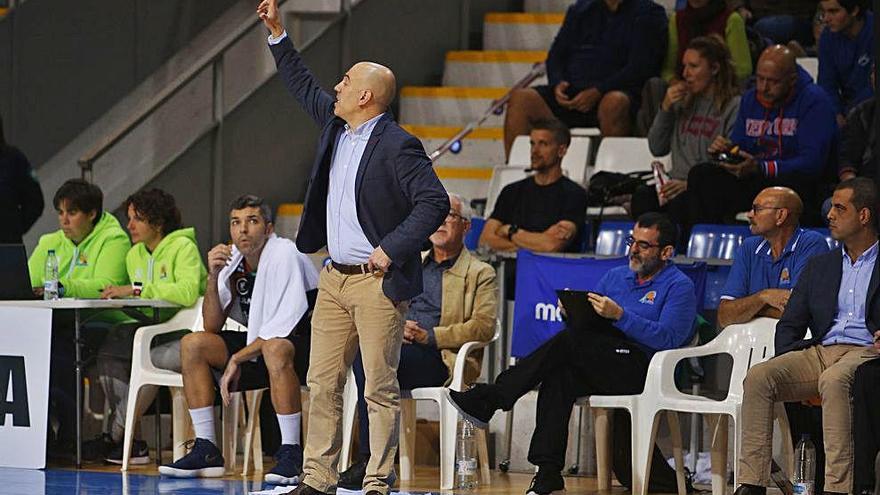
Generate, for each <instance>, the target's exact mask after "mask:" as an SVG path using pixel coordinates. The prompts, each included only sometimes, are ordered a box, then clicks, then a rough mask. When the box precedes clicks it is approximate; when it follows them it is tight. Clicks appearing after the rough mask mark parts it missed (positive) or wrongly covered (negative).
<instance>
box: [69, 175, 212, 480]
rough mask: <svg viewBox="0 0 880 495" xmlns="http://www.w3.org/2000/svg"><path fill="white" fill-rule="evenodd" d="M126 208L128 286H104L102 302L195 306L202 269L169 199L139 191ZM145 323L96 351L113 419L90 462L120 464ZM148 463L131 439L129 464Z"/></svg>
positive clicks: (117, 333) (118, 330) (132, 323)
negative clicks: (137, 341) (137, 338)
mask: <svg viewBox="0 0 880 495" xmlns="http://www.w3.org/2000/svg"><path fill="white" fill-rule="evenodd" d="M125 207H126V209H127V210H128V231H129V232H130V233H131V240H132V242H133V243H134V246H132V248H131V249H130V250H129V251H128V254H127V255H126V257H125V266H126V269H127V270H128V277H129V279H130V280H131V282H132V283H131V285H108V286H107V287H105V288H104V290H103V292H102V293H101V297H103V298H107V299H110V298H125V297H143V298H144V299H162V300H164V301H168V302H171V303H174V304H177V305H180V306H181V307H186V306H192V305H193V304H195V303H196V301H197V300H198V298H199V296H201V295H203V294H204V293H205V284H206V280H207V270H206V269H205V265H204V263H203V262H202V257H201V254H200V252H199V247H198V245H197V244H196V234H195V229H193V228H192V227H187V228H184V227H182V225H181V219H180V210H178V209H177V205H176V204H175V201H174V197H173V196H171V195H170V194H168V193H166V192H165V191H162V190H160V189H150V190H146V191H139V192H137V193H135V194H133V195H131V196H129V197H128V199H127V200H126V201H125ZM150 311H151V310H150ZM176 312H177V310H175V309H165V310H162V311H160V318H159V319H160V320H161V321H166V320H168V319H169V318H171V317H172V316H173V315H174V313H176ZM150 316H152V312H151V313H150ZM148 322H150V320H149V319H147V316H146V315H145V318H144V319H140V318H138V319H129V320H128V321H126V322H123V323H120V324H118V325H116V326H115V327H113V329H111V330H110V332H109V334H108V335H107V338H106V340H105V341H104V344H103V345H102V346H101V348H100V350H99V351H98V361H97V366H98V373H99V375H100V377H101V387H102V388H103V390H104V393H105V394H106V396H107V397H108V398H109V400H110V404H111V407H112V410H113V416H112V419H111V421H110V422H109V428H110V431H109V432H105V434H104V435H102V437H101V438H98V439H97V440H96V441H94V442H93V445H92V447H93V448H89V449H86V451H87V452H88V453H89V454H91V457H93V459H94V458H99V457H106V460H107V461H108V462H111V463H116V464H121V463H122V440H123V433H124V431H125V409H126V404H127V402H128V382H129V376H130V375H131V350H132V344H133V342H134V334H135V332H136V331H137V329H138V327H140V326H142V325H145V324H148ZM182 330H183V329H182ZM155 393H156V389H155V387H144V388H142V389H141V392H140V394H141V397H142V399H143V400H142V404H144V405H145V406H146V405H149V404H150V403H151V402H152V400H151V397H150V396H151V395H155ZM144 396H147V397H144ZM142 412H143V411H139V413H142ZM147 462H149V454H148V451H147V444H146V442H144V441H142V440H139V439H136V440H135V441H134V442H133V444H132V455H131V463H132V464H145V463H147Z"/></svg>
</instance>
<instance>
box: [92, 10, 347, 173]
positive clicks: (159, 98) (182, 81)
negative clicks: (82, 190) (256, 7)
mask: <svg viewBox="0 0 880 495" xmlns="http://www.w3.org/2000/svg"><path fill="white" fill-rule="evenodd" d="M286 1H287V0H279V2H278V5H279V6H281V5H282V4H284V3H285V2H286ZM341 9H342V10H341V12H340V14H339V15H338V17H337V18H336V19H334V21H333V22H332V23H331V25H333V24H335V23H336V22H338V21H339V20H340V19H341V18H344V17H346V16H348V15H350V13H351V9H350V3H349V2H347V1H343V2H341ZM259 23H262V21H261V20H260V19H259V17H257V16H254V20H253V21H251V22H249V23H247V24H245V25H243V26H240V27H239V28H238V30H237V31H235V32H234V35H232V36H231V37H230V38H228V39H227V40H226V41H225V42H223V43H220V44H217V45H216V46H215V47H214V48H212V49H211V50H210V51H209V52H208V53H206V54H205V55H204V56H202V57H201V58H200V59H199V61H198V62H197V63H195V64H193V65H192V66H191V67H190V68H189V69H187V70H186V71H185V72H183V74H181V75H180V76H179V77H178V78H177V79H175V80H174V81H173V82H172V83H171V84H169V85H167V86H166V87H165V88H164V89H163V90H162V91H160V92H159V94H157V95H156V96H154V97H153V98H152V99H151V100H150V102H149V104H147V105H145V106H143V107H141V110H140V111H139V112H138V113H137V114H135V115H134V117H132V118H130V119H129V120H128V121H127V122H125V123H124V124H123V125H122V126H120V127H119V128H117V129H116V130H115V131H113V132H111V133H110V134H107V135H105V136H104V137H103V138H102V139H101V140H100V141H99V142H98V143H97V144H95V145H94V146H93V147H92V148H91V149H89V151H87V152H86V154H85V155H83V156H82V157H80V158H79V159H78V160H77V163H78V164H79V167H80V169H81V172H82V175H83V178H84V179H89V180H91V175H92V166H93V165H94V164H95V162H96V161H97V160H98V159H100V158H101V157H102V156H104V154H106V153H107V152H108V151H109V150H110V149H111V148H112V147H113V146H114V145H116V144H117V143H119V142H120V141H121V140H122V139H124V138H125V137H126V136H128V135H129V134H130V133H131V132H132V131H133V130H134V129H135V128H136V127H137V126H138V125H139V124H141V123H142V122H144V121H145V120H146V119H147V118H148V117H150V116H151V115H152V114H153V113H154V112H155V111H156V110H157V109H158V108H159V107H161V106H162V105H163V104H165V103H166V102H167V101H168V100H170V99H171V98H172V97H174V96H175V95H176V94H177V92H178V91H180V90H181V89H182V88H184V87H185V86H186V85H187V84H189V83H190V82H191V81H192V80H193V79H195V78H196V77H197V76H198V75H199V74H201V72H202V71H203V70H205V69H207V68H208V67H210V66H213V65H216V64H217V63H218V62H219V61H221V60H222V57H223V55H224V54H225V53H226V51H227V50H228V49H229V48H230V47H232V46H233V45H235V44H236V43H237V42H238V41H239V40H241V39H242V38H243V37H244V36H245V35H247V34H248V33H249V32H250V30H251V29H253V28H254V26H256V25H258V24H259ZM309 44H310V43H307V44H306V45H305V46H303V49H305V48H306V47H307V46H308V45H309Z"/></svg>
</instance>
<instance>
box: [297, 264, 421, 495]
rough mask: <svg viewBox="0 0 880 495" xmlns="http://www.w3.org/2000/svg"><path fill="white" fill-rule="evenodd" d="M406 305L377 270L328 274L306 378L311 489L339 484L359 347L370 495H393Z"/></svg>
mask: <svg viewBox="0 0 880 495" xmlns="http://www.w3.org/2000/svg"><path fill="white" fill-rule="evenodd" d="M406 307H407V304H406V303H398V304H395V303H394V302H393V301H391V300H390V299H388V297H386V296H385V294H384V293H383V292H382V275H381V274H379V273H378V272H377V273H376V274H358V275H344V274H342V273H340V272H338V271H337V270H335V269H333V268H331V267H330V266H327V267H325V268H323V269H322V270H321V275H320V279H319V281H318V299H317V301H316V302H315V311H314V313H313V314H312V349H311V354H310V357H311V362H310V364H309V372H308V377H307V379H306V381H307V383H308V386H309V394H310V402H311V405H310V406H309V429H308V436H307V438H306V443H305V452H304V457H305V460H304V464H303V474H304V478H303V482H304V483H305V484H307V485H309V486H310V487H312V488H314V489H316V490H319V491H321V492H330V491H331V489H332V488H334V487H335V486H336V483H337V481H338V472H337V469H338V463H339V452H340V448H341V446H342V428H341V426H342V396H343V394H342V392H343V388H344V387H345V382H346V379H347V376H348V370H349V369H350V368H351V363H352V361H353V360H354V356H355V354H356V351H357V349H358V343H360V351H361V356H362V357H363V363H364V374H365V375H366V387H365V389H364V398H365V399H366V401H367V411H368V414H369V419H370V450H371V456H370V462H369V464H368V465H367V475H366V477H365V478H364V492H366V491H368V490H378V491H379V492H380V493H383V494H386V493H388V492H389V489H390V486H389V485H390V484H391V483H393V481H394V478H393V474H392V473H393V470H394V455H395V453H396V452H397V442H398V434H399V425H400V387H399V385H398V383H397V364H398V361H399V360H400V346H401V344H402V340H403V324H404V317H405V312H406Z"/></svg>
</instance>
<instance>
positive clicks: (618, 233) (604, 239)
mask: <svg viewBox="0 0 880 495" xmlns="http://www.w3.org/2000/svg"><path fill="white" fill-rule="evenodd" d="M634 226H635V222H602V225H600V226H599V236H598V237H597V238H596V254H599V255H603V256H625V255H626V250H627V245H626V238H627V237H629V236H630V235H632V231H633V227H634Z"/></svg>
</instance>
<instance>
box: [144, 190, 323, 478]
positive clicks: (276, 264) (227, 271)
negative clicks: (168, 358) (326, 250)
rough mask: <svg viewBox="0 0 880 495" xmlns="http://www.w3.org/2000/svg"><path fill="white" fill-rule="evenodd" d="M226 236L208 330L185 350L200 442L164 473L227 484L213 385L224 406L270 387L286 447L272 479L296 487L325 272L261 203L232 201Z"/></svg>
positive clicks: (218, 252)
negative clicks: (277, 230)
mask: <svg viewBox="0 0 880 495" xmlns="http://www.w3.org/2000/svg"><path fill="white" fill-rule="evenodd" d="M229 235H230V237H232V243H233V245H232V246H231V247H230V246H228V245H226V244H218V245H216V246H214V248H213V249H211V251H210V252H208V288H207V291H206V292H205V299H204V303H203V304H202V317H203V318H204V325H205V331H204V332H193V333H190V334H188V335H186V336H185V337H183V339H182V341H180V344H179V345H180V361H181V364H182V367H183V384H184V386H183V392H184V394H185V395H186V402H187V404H188V406H189V413H190V416H191V417H192V423H193V428H194V429H195V434H196V439H195V441H194V443H193V445H192V450H190V452H189V453H188V454H187V455H186V456H184V457H183V458H181V459H180V460H178V461H176V462H174V463H171V464H167V465H164V466H161V467H160V468H159V473H161V474H163V475H165V476H172V477H182V478H192V477H217V476H223V453H222V452H221V451H220V449H219V448H218V446H217V445H218V443H217V440H216V439H215V438H214V398H215V392H214V386H215V384H217V386H219V388H220V395H221V396H222V398H223V402H224V403H226V404H229V398H230V396H229V394H230V393H231V392H236V391H239V390H250V389H254V388H263V387H266V386H268V387H269V389H270V392H271V397H272V406H273V407H274V408H275V413H276V415H277V417H278V425H279V427H280V428H281V446H280V447H279V448H278V451H277V452H276V454H275V461H276V464H275V467H274V468H273V469H272V470H271V471H269V473H267V474H266V476H265V481H266V482H267V483H274V484H284V485H287V484H296V483H298V482H299V479H300V477H301V474H302V462H303V453H302V447H301V446H300V423H301V421H302V412H301V411H302V404H301V400H300V379H299V377H300V376H303V375H304V373H305V371H306V367H307V363H308V361H307V359H308V354H309V351H308V344H309V338H310V335H309V329H310V328H311V326H310V324H309V319H310V316H311V312H310V308H311V307H313V305H314V300H315V299H314V298H315V295H316V292H317V291H316V288H317V283H318V273H317V271H316V270H315V267H314V265H313V264H312V262H311V260H310V259H309V258H308V257H307V256H306V255H304V254H302V253H300V252H299V250H298V249H297V248H296V245H294V243H293V242H292V241H290V240H288V239H284V238H282V237H277V236H276V235H275V234H274V225H273V223H272V212H271V209H270V208H269V205H268V204H267V203H266V202H264V201H263V200H262V199H260V198H258V197H256V196H251V195H245V196H241V197H239V198H238V199H236V200H235V201H233V203H232V205H231V207H230V213H229ZM227 318H232V319H233V320H235V321H237V322H238V323H240V324H242V325H245V326H247V332H236V331H226V330H223V328H224V326H225V323H226V319H227ZM221 372H222V373H221ZM267 378H268V384H267V383H266V381H267ZM252 413H253V414H258V412H253V411H252Z"/></svg>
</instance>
